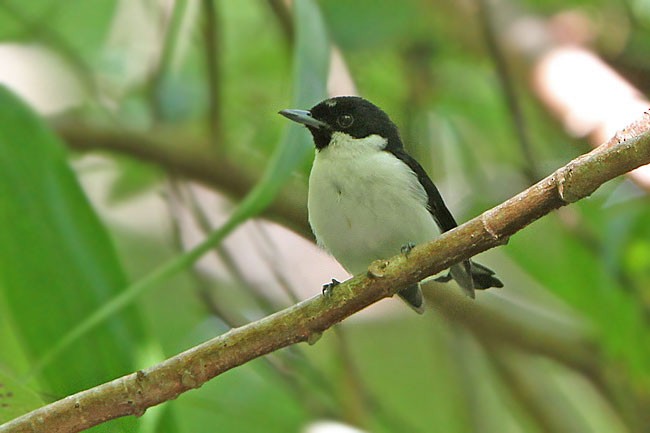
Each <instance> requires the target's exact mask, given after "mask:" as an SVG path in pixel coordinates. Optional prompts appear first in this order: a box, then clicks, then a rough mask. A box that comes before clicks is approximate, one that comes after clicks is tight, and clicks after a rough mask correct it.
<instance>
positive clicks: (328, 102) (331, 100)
mask: <svg viewBox="0 0 650 433" xmlns="http://www.w3.org/2000/svg"><path fill="white" fill-rule="evenodd" d="M325 105H327V106H328V107H330V108H332V107H334V106H336V100H335V99H328V100H327V101H325Z"/></svg>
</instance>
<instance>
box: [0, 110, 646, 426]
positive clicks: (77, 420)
mask: <svg viewBox="0 0 650 433" xmlns="http://www.w3.org/2000/svg"><path fill="white" fill-rule="evenodd" d="M648 163H650V113H645V114H644V116H643V118H642V119H640V120H638V121H637V122H635V123H634V124H632V125H630V126H629V127H628V128H627V129H625V130H623V131H622V132H620V133H618V134H616V136H614V137H613V138H612V139H611V140H609V141H608V142H607V143H605V144H603V145H601V146H600V147H598V148H596V149H594V150H593V151H592V152H590V153H588V154H586V155H582V156H581V157H579V158H577V159H575V160H573V161H571V162H570V163H569V164H567V165H566V166H564V167H562V168H560V169H559V170H557V171H556V172H555V173H553V174H551V175H550V176H548V177H547V178H546V179H543V180H542V181H540V182H539V183H537V184H536V185H533V186H532V187H530V188H528V189H527V190H526V191H524V192H522V193H520V194H518V195H517V196H515V197H513V198H511V199H509V200H508V201H506V202H504V203H502V204H501V205H499V206H497V207H495V208H493V209H490V210H488V211H487V212H485V213H483V214H482V215H480V216H478V217H476V218H474V219H472V220H470V221H468V222H467V223H465V224H463V225H462V226H460V227H458V228H456V229H454V230H451V231H449V232H446V233H444V234H443V235H442V236H440V237H439V238H438V239H436V240H435V241H432V242H429V243H427V244H424V245H420V246H417V247H415V248H414V249H413V250H412V251H411V252H410V254H409V256H408V257H404V256H403V255H398V256H395V257H393V258H391V259H389V260H378V261H375V262H373V263H372V264H371V265H370V267H369V268H368V274H367V275H358V276H356V277H354V278H352V279H350V280H348V281H346V282H345V283H343V284H341V285H340V286H338V287H337V288H336V289H335V290H334V292H333V294H332V295H331V296H330V297H323V296H320V295H319V296H315V297H313V298H311V299H308V300H306V301H303V302H300V303H299V304H296V305H294V306H292V307H289V308H287V309H285V310H282V311H279V312H277V313H275V314H272V315H270V316H268V317H265V318H263V319H261V320H258V321H256V322H253V323H250V324H248V325H246V326H242V327H240V328H235V329H232V330H230V331H229V332H227V333H225V334H223V335H221V336H219V337H216V338H214V339H212V340H210V341H208V342H205V343H203V344H201V345H198V346H196V347H193V348H191V349H189V350H187V351H185V352H183V353H181V354H179V355H176V356H174V357H172V358H169V359H168V360H166V361H164V362H162V363H160V364H158V365H155V366H153V367H150V368H149V369H147V370H143V371H138V372H136V373H132V374H129V375H127V376H124V377H121V378H118V379H115V380H113V381H111V382H108V383H105V384H102V385H99V386H97V387H95V388H92V389H89V390H85V391H81V392H79V393H77V394H75V395H72V396H70V397H66V398H64V399H62V400H59V401H57V402H54V403H52V404H50V405H47V406H44V407H42V408H39V409H37V410H34V411H32V412H30V413H28V414H26V415H23V416H21V417H19V418H16V419H15V420H13V421H10V422H8V423H6V424H4V425H2V426H0V433H16V432H51V431H57V432H61V433H66V432H78V431H81V430H83V429H86V428H89V427H92V426H94V425H98V424H100V423H102V422H105V421H107V420H109V419H114V418H117V417H121V416H126V415H136V416H137V415H141V414H143V413H144V411H145V410H146V409H147V408H149V407H151V406H154V405H157V404H160V403H162V402H164V401H167V400H171V399H174V398H176V397H177V396H178V395H179V394H181V393H183V392H185V391H188V390H190V389H193V388H198V387H199V386H201V385H202V384H203V383H205V382H206V381H208V380H210V379H211V378H213V377H215V376H217V375H219V374H221V373H223V372H225V371H227V370H230V369H231V368H234V367H237V366H239V365H241V364H244V363H246V362H248V361H250V360H252V359H254V358H257V357H259V356H262V355H265V354H267V353H270V352H273V351H275V350H278V349H281V348H283V347H286V346H289V345H292V344H295V343H298V342H302V341H308V342H310V343H313V342H315V341H316V340H317V339H318V337H319V336H320V335H321V333H322V332H324V331H325V330H327V329H328V328H330V327H331V326H332V325H334V324H335V323H338V322H340V321H341V320H343V319H345V318H346V317H348V316H350V315H352V314H354V313H355V312H357V311H359V310H361V309H363V308H365V307H367V306H369V305H371V304H373V303H375V302H377V301H379V300H380V299H383V298H385V297H389V296H392V295H393V294H394V293H396V292H397V291H399V290H400V289H402V288H404V287H406V286H408V285H411V284H413V283H415V282H417V281H420V280H422V279H424V278H426V277H428V276H430V275H434V274H436V273H438V272H440V271H442V270H444V269H447V268H448V267H449V266H450V265H452V264H454V263H457V262H459V261H462V260H465V259H468V258H470V257H472V256H474V255H476V254H478V253H480V252H483V251H485V250H487V249H489V248H493V247H496V246H499V245H502V244H504V243H506V242H507V240H508V238H509V237H510V236H511V235H513V234H514V233H516V232H517V231H519V230H521V229H522V228H524V227H525V226H527V225H528V224H530V223H531V222H533V221H535V220H537V219H539V218H541V217H542V216H544V215H546V214H548V213H549V212H551V211H552V210H554V209H557V208H559V207H561V206H564V205H566V204H568V203H572V202H574V201H577V200H579V199H581V198H584V197H586V196H588V195H589V194H591V193H593V192H594V191H595V190H596V189H597V188H598V187H599V186H600V185H602V184H603V183H604V182H606V181H608V180H610V179H613V178H614V177H616V176H619V175H621V174H624V173H626V172H628V171H629V170H632V169H634V168H636V167H639V166H641V165H644V164H648Z"/></svg>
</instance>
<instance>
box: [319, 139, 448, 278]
mask: <svg viewBox="0 0 650 433" xmlns="http://www.w3.org/2000/svg"><path fill="white" fill-rule="evenodd" d="M385 146H386V140H385V139H383V138H381V137H379V136H376V135H371V136H369V137H367V138H365V139H363V140H358V139H356V140H355V139H352V138H351V137H350V136H348V135H346V134H341V133H334V134H333V140H332V142H331V143H330V145H329V146H328V147H326V148H324V149H322V150H320V151H318V152H317V153H316V158H315V160H314V165H313V167H312V170H311V175H310V177H309V199H308V208H309V223H310V224H311V227H312V230H313V231H314V234H315V235H316V239H317V241H318V242H319V244H321V245H322V246H323V247H324V248H325V249H327V250H328V251H329V252H330V253H331V254H332V255H333V256H334V257H336V259H337V260H338V261H339V262H340V263H341V264H342V265H343V266H344V267H345V268H346V269H347V270H348V271H349V272H351V273H353V274H356V273H360V272H362V271H364V270H365V269H366V268H367V267H368V265H369V264H370V263H371V262H372V261H373V260H377V259H382V258H388V257H391V256H393V255H395V254H398V253H399V251H400V248H401V247H402V246H403V245H405V244H407V243H409V242H413V243H416V244H417V243H422V242H426V241H428V240H431V239H433V238H434V237H435V236H436V235H437V234H438V230H437V227H436V225H435V223H434V221H433V218H432V216H431V214H430V213H429V211H428V209H427V194H426V192H425V191H424V188H423V187H422V186H421V185H420V183H419V182H418V180H417V176H416V175H415V173H413V171H412V170H411V169H410V168H409V167H408V166H407V165H406V164H404V163H403V162H402V161H400V160H399V159H398V158H396V157H395V156H393V155H392V154H390V153H388V152H386V151H384V150H383V149H384V147H385Z"/></svg>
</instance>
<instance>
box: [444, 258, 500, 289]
mask: <svg viewBox="0 0 650 433" xmlns="http://www.w3.org/2000/svg"><path fill="white" fill-rule="evenodd" d="M449 273H450V274H451V277H452V278H453V279H454V280H456V282H457V283H458V285H459V286H460V287H461V288H462V289H463V291H464V292H465V294H466V295H467V296H469V297H470V298H473V297H474V290H485V289H489V288H490V287H503V283H502V282H501V280H499V279H498V278H497V277H495V276H494V271H493V270H492V269H490V268H488V267H485V266H483V265H481V264H480V263H476V262H473V261H471V260H465V261H464V262H461V263H458V264H456V265H453V266H452V267H451V268H449Z"/></svg>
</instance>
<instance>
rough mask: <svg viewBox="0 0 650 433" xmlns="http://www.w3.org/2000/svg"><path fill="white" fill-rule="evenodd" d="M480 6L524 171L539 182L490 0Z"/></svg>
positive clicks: (489, 48) (531, 181)
mask: <svg viewBox="0 0 650 433" xmlns="http://www.w3.org/2000/svg"><path fill="white" fill-rule="evenodd" d="M476 2H477V4H478V6H479V19H480V21H481V24H482V28H483V36H484V37H485V43H486V44H487V48H488V50H489V52H490V56H491V58H492V60H493V62H494V66H495V67H496V70H497V75H498V77H499V81H500V82H501V87H502V88H503V93H504V96H505V99H506V104H507V106H508V109H509V110H510V116H511V119H512V126H513V128H514V130H515V134H516V135H517V139H518V141H519V147H520V149H521V154H522V156H523V158H524V163H525V166H524V169H523V172H524V174H525V176H526V178H527V179H528V180H529V182H530V183H531V184H532V183H534V182H537V180H538V179H539V174H538V169H537V164H536V162H535V156H534V155H533V150H532V145H531V142H530V137H529V135H528V127H527V126H526V118H525V117H524V113H523V109H522V107H521V103H520V98H519V94H518V91H517V87H516V86H515V84H514V80H513V77H512V74H511V73H510V68H509V67H508V62H507V60H506V56H505V54H504V52H503V50H502V49H501V46H500V45H499V41H498V38H497V36H496V32H495V29H494V22H493V17H492V15H491V13H490V5H488V0H476Z"/></svg>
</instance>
